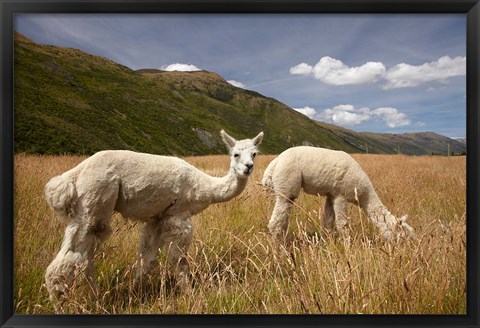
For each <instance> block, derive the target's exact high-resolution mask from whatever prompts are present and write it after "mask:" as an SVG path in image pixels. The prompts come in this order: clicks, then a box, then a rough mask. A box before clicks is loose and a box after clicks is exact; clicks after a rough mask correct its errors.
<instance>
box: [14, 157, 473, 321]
mask: <svg viewBox="0 0 480 328" xmlns="http://www.w3.org/2000/svg"><path fill="white" fill-rule="evenodd" d="M353 157H354V158H355V159H356V160H357V161H358V162H359V163H360V165H361V166H362V167H363V168H364V170H365V172H366V173H367V174H368V176H369V177H370V179H371V180H372V183H373V185H374V186H375V188H376V191H377V193H378V195H379V196H380V199H381V200H382V201H383V203H384V204H385V205H386V206H387V208H388V209H389V210H390V211H391V212H392V213H393V214H395V215H397V216H401V215H403V214H408V215H409V221H408V222H409V224H410V225H411V226H413V227H414V228H415V230H416V237H415V239H413V240H411V241H408V242H405V243H401V244H388V243H385V242H383V241H381V240H380V239H379V238H378V233H377V231H376V230H375V228H373V227H372V226H371V225H370V223H369V222H368V220H367V218H366V217H365V215H364V214H363V213H362V212H361V211H360V210H359V209H358V207H356V206H354V205H351V206H350V211H349V216H350V235H351V240H350V242H349V243H345V242H344V241H342V240H340V239H338V238H336V237H335V236H334V235H333V234H326V233H323V232H322V224H321V217H322V208H323V204H324V199H323V198H322V197H320V196H317V197H315V196H310V195H305V194H301V196H300V197H299V199H298V201H297V202H296V204H297V205H296V206H295V207H294V209H293V212H292V214H291V216H290V225H289V234H290V237H291V239H292V240H293V241H292V243H291V245H289V246H287V247H281V246H279V245H277V244H276V243H275V242H274V240H272V238H271V236H270V234H269V232H268V228H267V223H268V220H269V218H270V215H271V212H272V209H273V199H271V197H270V196H268V194H267V193H265V192H264V190H263V189H262V187H261V186H260V185H259V181H260V180H261V178H262V175H263V172H264V170H265V168H266V166H267V165H268V163H269V162H270V161H271V160H272V159H273V158H274V156H270V155H263V156H262V155H260V156H259V157H258V158H257V161H256V164H255V171H254V173H253V175H252V176H251V177H250V178H249V182H248V185H247V188H246V189H245V191H244V192H243V193H242V194H240V196H238V197H236V198H234V199H233V200H231V201H229V202H227V203H221V204H214V205H211V206H210V207H209V208H208V209H207V210H205V211H204V212H202V213H201V214H199V215H196V216H194V217H193V218H192V220H193V222H194V229H195V232H194V238H193V242H192V244H191V247H190V249H189V253H188V260H189V263H190V270H191V274H192V288H191V290H190V291H189V292H181V291H179V290H178V288H175V279H174V274H173V273H172V270H171V268H170V267H169V265H168V264H167V261H166V256H165V255H164V254H162V253H160V254H159V266H157V267H156V268H155V269H154V270H153V273H152V275H150V276H147V277H145V278H144V279H143V281H142V284H141V286H140V287H138V286H135V285H134V284H133V279H134V276H135V267H134V264H135V259H136V251H137V242H138V238H139V230H140V228H141V224H140V223H136V224H135V223H132V222H129V221H126V220H125V219H123V218H122V217H121V216H120V215H118V214H115V215H114V216H113V218H112V227H113V231H114V233H113V235H112V237H111V238H110V239H109V240H108V241H107V242H106V243H105V244H104V245H103V246H102V247H101V249H100V250H99V252H98V253H97V255H96V261H95V264H96V268H95V277H96V279H97V283H98V286H99V293H97V294H96V295H92V293H89V292H88V290H87V289H88V286H85V285H86V284H81V279H80V280H79V281H78V282H79V284H76V285H74V286H72V287H71V288H70V290H69V293H68V296H69V298H68V300H66V301H64V302H63V303H61V304H60V305H59V307H58V309H55V307H54V306H53V304H51V303H50V302H49V300H48V293H47V290H46V288H45V286H44V273H45V269H46V268H47V266H48V264H49V263H50V262H51V261H52V260H53V258H54V257H55V255H56V253H57V252H58V250H59V249H60V244H61V242H62V238H63V234H64V226H62V224H61V223H60V222H59V221H58V220H57V219H56V218H55V216H54V213H53V211H51V210H50V209H49V208H48V206H47V204H46V202H45V200H44V198H43V188H44V186H45V184H46V182H47V181H48V180H49V179H50V178H52V177H53V176H55V175H58V174H60V173H63V172H64V171H66V170H68V169H70V168H72V167H74V166H75V165H76V164H78V163H79V162H80V161H82V160H83V159H84V158H85V157H81V156H34V155H23V154H20V155H16V156H15V171H14V175H15V191H14V192H15V204H14V206H15V216H14V223H15V231H14V234H15V235H14V240H15V244H14V247H15V254H14V261H15V263H14V265H15V266H14V270H15V271H14V297H15V299H14V306H15V308H14V311H15V313H17V314H51V313H68V314H72V313H79V314H173V313H177V314H207V313H208V314H227V313H228V314H240V313H241V314H265V313H268V314H312V313H321V314H358V313H363V314H465V313H466V232H465V227H466V215H465V209H466V199H465V198H466V197H465V196H466V162H465V157H440V156H431V157H430V156H426V157H408V156H404V155H368V154H365V155H353ZM186 160H187V161H188V162H190V163H191V164H193V165H195V166H196V167H197V168H199V169H201V170H203V171H205V172H206V173H208V174H210V175H216V176H223V175H225V174H226V173H227V171H228V166H229V158H228V156H226V155H225V156H204V157H191V158H186Z"/></svg>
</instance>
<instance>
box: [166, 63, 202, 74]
mask: <svg viewBox="0 0 480 328" xmlns="http://www.w3.org/2000/svg"><path fill="white" fill-rule="evenodd" d="M160 69H161V70H163V71H169V72H171V71H180V72H191V71H200V70H201V69H200V68H198V67H197V66H195V65H189V64H180V63H176V64H170V65H168V66H167V65H164V66H162V67H160Z"/></svg>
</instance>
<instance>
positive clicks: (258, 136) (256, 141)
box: [252, 131, 263, 146]
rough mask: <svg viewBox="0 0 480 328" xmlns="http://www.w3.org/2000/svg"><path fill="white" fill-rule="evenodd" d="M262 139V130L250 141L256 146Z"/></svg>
mask: <svg viewBox="0 0 480 328" xmlns="http://www.w3.org/2000/svg"><path fill="white" fill-rule="evenodd" d="M262 140H263V131H262V132H260V133H259V134H258V135H257V136H256V137H255V138H253V140H252V142H253V144H254V145H255V146H258V145H259V144H261V143H262Z"/></svg>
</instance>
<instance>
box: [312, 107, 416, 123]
mask: <svg viewBox="0 0 480 328" xmlns="http://www.w3.org/2000/svg"><path fill="white" fill-rule="evenodd" d="M318 119H320V120H325V121H327V122H331V123H334V124H338V125H341V126H348V127H349V126H354V125H358V124H360V123H362V122H364V121H368V120H371V119H380V120H382V121H384V122H385V123H386V124H387V126H389V127H390V128H396V127H400V126H406V125H410V124H411V123H412V122H411V120H410V119H409V118H408V115H407V114H405V113H401V112H399V111H398V110H397V109H396V108H393V107H379V108H376V109H374V110H371V109H370V108H368V107H362V108H358V109H357V108H355V107H354V106H353V105H338V106H335V107H332V108H327V109H325V110H324V111H323V112H321V113H320V114H319V115H318Z"/></svg>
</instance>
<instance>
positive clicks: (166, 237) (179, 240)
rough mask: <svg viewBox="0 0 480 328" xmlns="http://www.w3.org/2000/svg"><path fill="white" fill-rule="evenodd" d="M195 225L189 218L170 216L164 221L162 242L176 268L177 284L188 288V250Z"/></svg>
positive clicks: (182, 287)
mask: <svg viewBox="0 0 480 328" xmlns="http://www.w3.org/2000/svg"><path fill="white" fill-rule="evenodd" d="M192 235H193V227H192V221H191V220H190V219H189V218H186V219H184V218H178V217H169V218H167V219H165V220H163V221H162V232H161V236H160V239H161V244H162V246H163V247H164V248H166V250H167V252H168V253H167V257H168V261H169V262H170V264H171V265H172V266H173V268H174V269H175V276H176V279H177V284H178V285H179V286H180V288H181V289H183V290H187V289H188V288H189V286H190V283H189V281H190V278H189V265H188V261H187V257H186V256H187V251H188V247H189V246H190V243H191V242H192Z"/></svg>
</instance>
